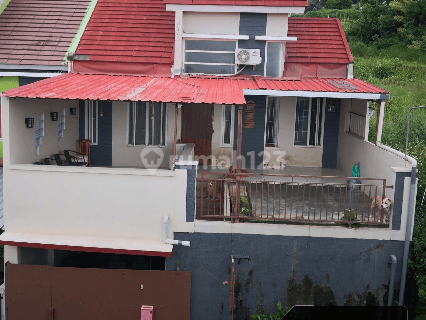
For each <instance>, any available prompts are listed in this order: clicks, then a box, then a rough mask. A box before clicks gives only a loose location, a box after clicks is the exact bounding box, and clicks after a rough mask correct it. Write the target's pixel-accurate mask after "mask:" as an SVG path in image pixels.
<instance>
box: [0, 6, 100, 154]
mask: <svg viewBox="0 0 426 320" xmlns="http://www.w3.org/2000/svg"><path fill="white" fill-rule="evenodd" d="M92 2H93V1H92ZM90 4H91V1H90V0H73V1H57V0H56V1H43V0H35V1H31V2H28V1H24V0H5V1H4V2H3V1H2V4H1V5H0V40H1V46H0V93H1V92H3V91H5V90H7V89H10V88H15V87H18V86H23V85H26V84H29V83H33V82H36V81H38V80H42V79H46V78H49V77H54V76H57V75H58V74H61V73H65V72H68V63H67V60H66V57H67V53H68V50H74V49H73V45H74V43H75V45H76V44H77V43H78V41H79V38H80V36H81V33H82V32H83V30H84V27H85V23H87V21H88V19H89V17H90V12H91V10H92V9H93V8H91V7H94V3H93V4H92V5H90ZM87 13H89V14H87ZM86 14H87V18H86V20H87V21H85V20H84V18H85V16H86ZM79 30H80V34H79ZM0 108H1V105H0ZM0 110H1V109H0ZM0 139H1V128H0ZM0 141H1V140H0ZM0 144H1V146H2V142H0ZM1 150H2V149H1ZM0 157H1V158H3V153H2V152H1V154H0ZM1 161H2V160H1Z"/></svg>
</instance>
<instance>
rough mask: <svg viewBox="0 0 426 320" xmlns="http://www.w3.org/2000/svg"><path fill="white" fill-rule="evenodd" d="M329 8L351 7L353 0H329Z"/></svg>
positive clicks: (326, 5) (327, 5)
mask: <svg viewBox="0 0 426 320" xmlns="http://www.w3.org/2000/svg"><path fill="white" fill-rule="evenodd" d="M325 7H326V8H327V9H349V8H351V7H352V0H327V3H326V4H325Z"/></svg>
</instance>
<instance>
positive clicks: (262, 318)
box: [250, 301, 291, 320]
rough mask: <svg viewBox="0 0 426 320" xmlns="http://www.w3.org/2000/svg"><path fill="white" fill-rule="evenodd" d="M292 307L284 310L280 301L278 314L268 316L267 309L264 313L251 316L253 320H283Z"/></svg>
mask: <svg viewBox="0 0 426 320" xmlns="http://www.w3.org/2000/svg"><path fill="white" fill-rule="evenodd" d="M290 310H291V307H287V308H283V306H282V303H281V302H280V301H278V303H277V312H276V313H271V314H269V315H268V314H266V313H265V309H263V310H262V313H259V314H254V315H252V316H250V319H253V320H281V319H282V318H283V317H284V316H285V315H286V314H287V313H288V312H289V311H290Z"/></svg>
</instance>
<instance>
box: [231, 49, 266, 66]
mask: <svg viewBox="0 0 426 320" xmlns="http://www.w3.org/2000/svg"><path fill="white" fill-rule="evenodd" d="M235 63H236V64H248V65H257V64H260V63H262V57H261V56H260V49H236V50H235Z"/></svg>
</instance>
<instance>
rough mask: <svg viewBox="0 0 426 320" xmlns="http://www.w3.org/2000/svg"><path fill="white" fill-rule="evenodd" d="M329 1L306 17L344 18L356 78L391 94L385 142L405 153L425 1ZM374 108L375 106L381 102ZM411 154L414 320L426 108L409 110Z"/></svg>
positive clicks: (425, 65) (421, 99)
mask: <svg viewBox="0 0 426 320" xmlns="http://www.w3.org/2000/svg"><path fill="white" fill-rule="evenodd" d="M329 1H330V0H328V1H327V2H326V3H325V6H324V7H325V8H322V9H319V10H312V11H309V12H307V13H306V14H305V17H335V18H339V19H340V20H341V22H342V25H343V28H344V29H345V32H346V36H347V38H348V41H349V46H350V48H351V51H352V54H353V56H354V60H355V61H354V77H355V78H360V79H362V80H365V81H367V82H369V83H372V84H374V85H376V86H378V87H380V88H383V89H386V90H388V91H389V93H390V100H389V101H387V102H386V111H385V119H384V128H383V136H382V143H384V144H386V145H388V146H390V147H393V148H395V149H398V150H399V151H402V152H404V151H405V137H406V129H407V116H408V111H409V110H410V108H411V107H413V106H422V105H426V0H398V1H384V2H383V0H380V1H375V0H361V2H360V3H359V4H358V5H357V6H356V7H354V8H350V9H342V10H338V9H333V8H331V9H330V7H333V5H329V6H328V8H327V4H329ZM330 4H333V2H331V3H330ZM322 5H323V4H322V3H321V2H317V3H316V7H321V6H322ZM312 8H313V9H315V6H311V9H312ZM372 107H373V108H375V109H376V110H377V104H374V103H373V104H372ZM371 120H372V121H371V122H370V136H369V140H370V141H374V139H375V125H376V123H375V119H374V118H373V119H371ZM408 153H409V154H410V155H411V156H413V157H414V158H416V160H417V161H418V171H419V185H418V190H417V207H416V218H415V224H414V235H413V247H412V249H411V253H410V261H409V266H410V268H411V269H412V270H413V271H414V277H415V280H416V283H417V286H418V298H419V300H418V304H417V305H418V309H417V314H418V316H417V317H416V320H420V319H426V199H423V196H424V193H425V189H426V109H420V110H414V111H412V112H411V120H410V135H409V147H408ZM425 198H426V197H425Z"/></svg>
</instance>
